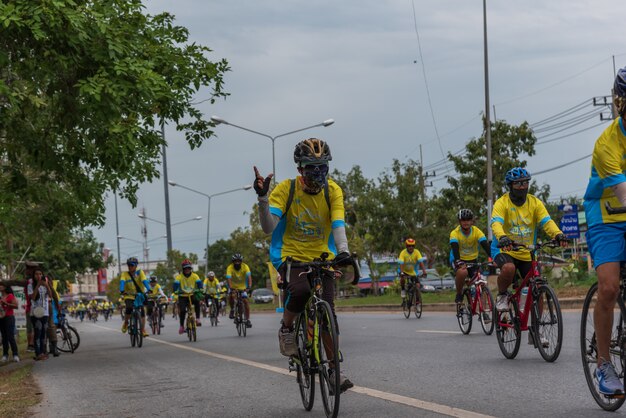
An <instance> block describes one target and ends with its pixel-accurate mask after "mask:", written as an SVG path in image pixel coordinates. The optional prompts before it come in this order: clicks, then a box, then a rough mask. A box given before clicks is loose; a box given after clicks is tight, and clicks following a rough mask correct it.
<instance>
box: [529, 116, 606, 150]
mask: <svg viewBox="0 0 626 418" xmlns="http://www.w3.org/2000/svg"><path fill="white" fill-rule="evenodd" d="M600 125H604V121H602V122H600V123H597V124H595V125H591V126H589V127H587V128H583V129H579V130H578V131H576V132H572V133H570V134H567V135H562V136H557V137H556V138H552V139H546V140H545V141H539V142H537V143H536V144H535V145H543V144H547V143H549V142H554V141H558V140H559V139H564V138H569V137H570V136H573V135H576V134H579V133H581V132H585V131H588V130H590V129H593V128H596V127H598V126H600Z"/></svg>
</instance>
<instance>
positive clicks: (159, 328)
mask: <svg viewBox="0 0 626 418" xmlns="http://www.w3.org/2000/svg"><path fill="white" fill-rule="evenodd" d="M158 315H159V319H158V320H157V335H161V327H162V326H163V324H161V320H162V316H163V315H162V314H161V313H159V314H158Z"/></svg>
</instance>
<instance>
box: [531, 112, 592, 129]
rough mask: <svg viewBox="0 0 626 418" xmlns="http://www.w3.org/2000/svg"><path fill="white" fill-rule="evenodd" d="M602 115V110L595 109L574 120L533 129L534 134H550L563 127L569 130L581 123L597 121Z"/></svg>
mask: <svg viewBox="0 0 626 418" xmlns="http://www.w3.org/2000/svg"><path fill="white" fill-rule="evenodd" d="M601 113H602V109H600V110H598V109H597V108H593V109H592V110H589V111H588V112H587V113H583V114H582V115H578V116H575V117H573V118H570V119H567V120H564V121H562V122H559V123H555V124H554V125H550V126H548V127H546V128H541V129H537V130H534V129H533V132H534V133H536V134H538V133H539V134H540V133H544V132H548V131H553V130H555V129H558V128H562V127H563V126H567V128H569V127H571V126H576V125H579V124H580V123H583V122H586V121H588V120H589V119H595V117H596V116H599V115H600V114H601ZM557 132H560V131H557ZM554 133H556V132H553V133H551V134H548V135H553V134H554Z"/></svg>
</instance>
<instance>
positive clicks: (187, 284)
mask: <svg viewBox="0 0 626 418" xmlns="http://www.w3.org/2000/svg"><path fill="white" fill-rule="evenodd" d="M177 283H178V286H179V287H178V286H177V285H176V284H177ZM198 283H202V280H201V279H200V277H199V276H198V275H197V274H196V273H191V274H190V275H189V277H185V275H184V274H182V273H181V274H179V275H178V276H176V279H175V280H174V288H175V289H176V288H177V287H178V289H180V294H181V295H183V296H187V295H191V294H192V293H193V292H194V290H195V289H197V288H198Z"/></svg>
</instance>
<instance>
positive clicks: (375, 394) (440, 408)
mask: <svg viewBox="0 0 626 418" xmlns="http://www.w3.org/2000/svg"><path fill="white" fill-rule="evenodd" d="M89 325H91V326H94V327H97V328H101V329H104V330H107V331H112V332H116V333H120V332H121V331H119V330H116V329H112V328H108V327H103V326H101V325H96V324H89ZM417 332H438V333H447V334H458V332H449V331H419V330H418V331H417ZM148 341H154V342H157V343H159V344H164V345H169V346H171V347H176V348H180V349H183V350H188V351H192V352H194V353H198V354H202V355H205V356H209V357H214V358H218V359H221V360H227V361H232V362H233V363H239V364H244V365H246V366H250V367H255V368H257V369H262V370H267V371H269V372H273V373H278V374H282V375H285V376H293V374H291V373H289V371H288V370H287V369H285V368H282V367H274V366H270V365H269V364H264V363H259V362H256V361H252V360H246V359H243V358H239V357H233V356H227V355H224V354H219V353H214V352H211V351H207V350H202V349H200V348H195V347H191V346H187V345H182V344H177V343H172V342H169V341H165V340H160V339H158V338H154V337H153V336H150V338H149V339H148ZM350 391H351V392H356V393H360V394H361V395H366V396H369V397H372V398H377V399H383V400H385V401H389V402H394V403H397V404H401V405H406V406H411V407H414V408H419V409H423V410H426V411H431V412H435V413H438V414H442V415H448V416H451V417H462V418H465V417H468V418H493V417H491V416H490V415H484V414H480V413H477V412H472V411H467V410H465V409H460V408H454V407H451V406H447V405H440V404H437V403H434V402H427V401H422V400H420V399H416V398H410V397H408V396H402V395H397V394H395V393H390V392H383V391H380V390H376V389H371V388H367V387H364V386H354V387H353V388H352V389H350Z"/></svg>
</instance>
